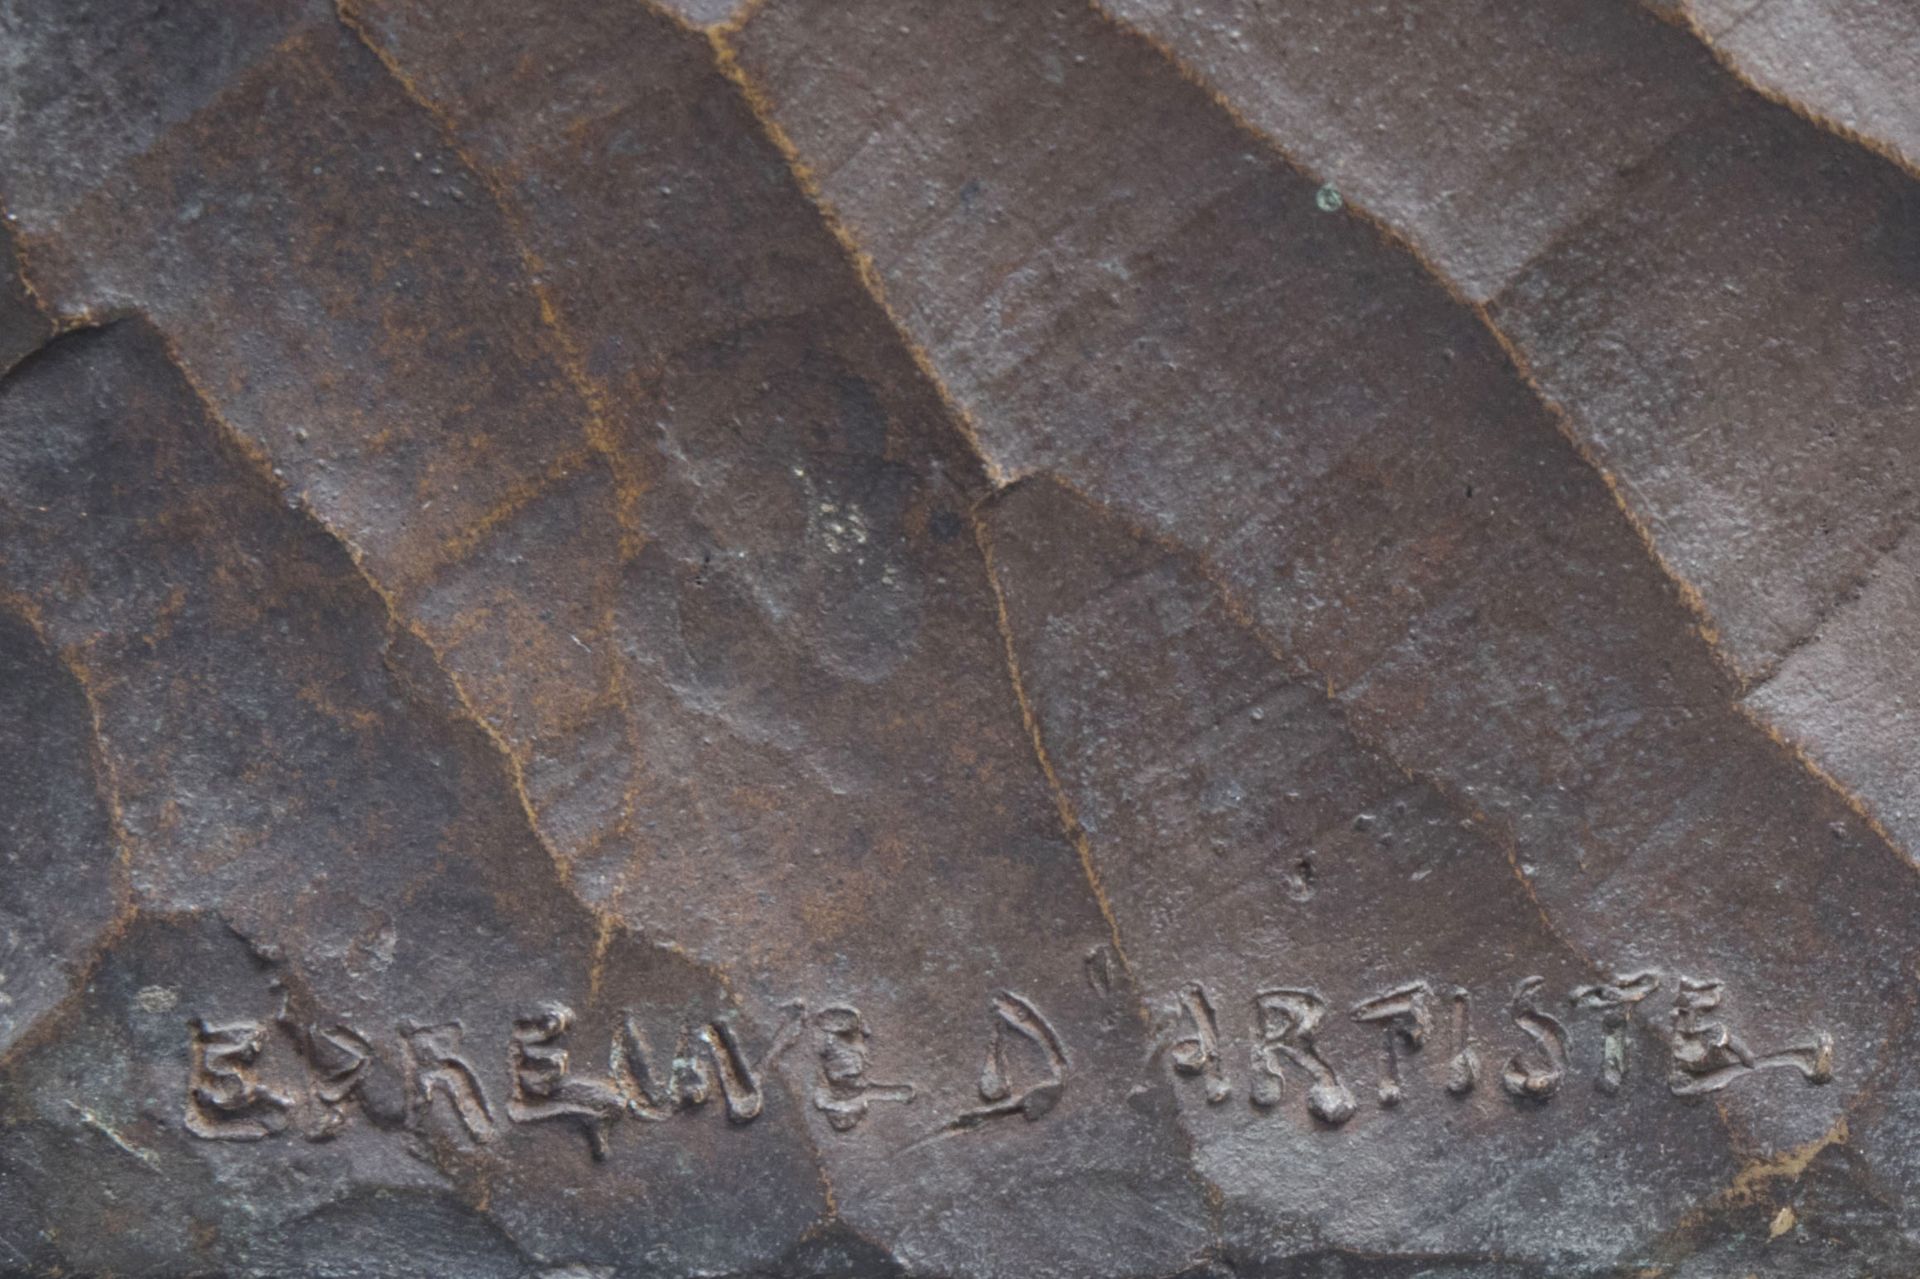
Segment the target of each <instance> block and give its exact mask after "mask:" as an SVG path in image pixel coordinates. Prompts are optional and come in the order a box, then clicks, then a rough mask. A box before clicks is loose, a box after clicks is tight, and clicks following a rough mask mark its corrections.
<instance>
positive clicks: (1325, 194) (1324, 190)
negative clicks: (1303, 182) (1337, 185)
mask: <svg viewBox="0 0 1920 1279" xmlns="http://www.w3.org/2000/svg"><path fill="white" fill-rule="evenodd" d="M1313 202H1314V204H1315V205H1317V206H1319V209H1320V212H1322V213H1338V212H1340V206H1341V205H1343V204H1345V203H1346V201H1345V200H1343V199H1341V198H1340V193H1339V192H1338V191H1336V190H1334V189H1333V184H1332V183H1328V184H1327V185H1326V186H1323V187H1321V188H1320V189H1319V190H1318V191H1315V192H1314V193H1313Z"/></svg>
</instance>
